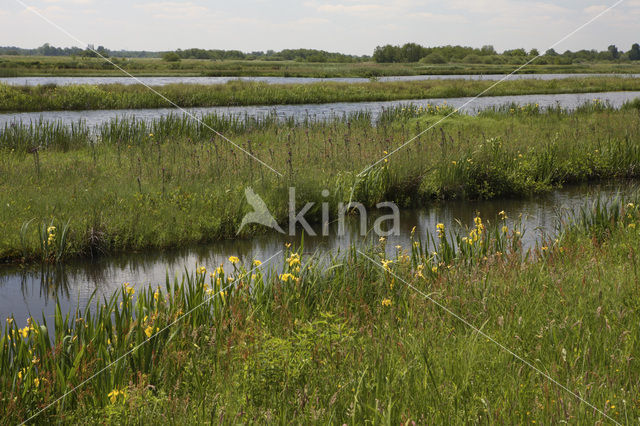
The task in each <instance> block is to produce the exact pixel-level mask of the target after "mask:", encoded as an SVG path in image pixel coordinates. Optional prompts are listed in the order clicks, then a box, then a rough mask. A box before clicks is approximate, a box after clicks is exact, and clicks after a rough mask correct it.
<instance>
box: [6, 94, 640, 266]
mask: <svg viewBox="0 0 640 426" xmlns="http://www.w3.org/2000/svg"><path fill="white" fill-rule="evenodd" d="M639 109H640V103H639V102H638V101H636V102H634V103H630V104H628V105H626V106H625V107H624V108H623V109H622V110H614V109H612V108H610V107H608V106H606V105H603V104H602V103H599V102H594V103H589V104H586V105H585V106H583V107H581V108H578V110H576V111H575V112H567V111H564V110H561V109H551V110H548V111H545V112H543V111H541V110H540V109H539V108H538V107H537V106H536V105H529V106H526V107H515V106H514V107H508V106H507V107H504V108H502V109H498V110H489V111H485V112H483V113H482V114H480V116H478V117H469V116H462V115H454V116H452V117H450V118H449V119H448V120H446V121H445V122H443V123H441V124H439V125H438V126H437V127H435V128H434V129H432V130H430V131H428V132H427V133H425V134H423V135H422V136H420V137H419V138H418V139H417V140H416V141H414V142H413V143H412V144H410V145H409V146H408V147H407V148H406V149H404V150H402V151H400V152H398V153H397V154H395V155H394V156H392V157H391V158H390V159H389V162H388V163H380V164H378V165H377V166H376V167H374V168H372V169H370V170H369V171H368V172H367V173H365V174H363V175H361V176H358V174H359V173H360V172H361V171H362V170H363V169H364V168H365V167H366V166H368V165H370V164H372V163H374V162H375V161H377V160H379V159H380V158H381V157H382V156H383V153H384V152H385V151H387V152H390V151H391V150H392V149H393V148H394V147H397V146H400V145H401V144H402V143H403V142H404V141H406V140H408V139H409V138H411V137H412V136H414V135H416V134H418V133H420V132H421V131H422V130H425V129H427V128H428V126H430V125H432V124H433V123H435V122H436V121H437V120H440V119H441V118H442V117H443V116H444V115H446V114H448V113H449V112H451V109H450V108H441V107H428V108H426V109H425V108H416V107H402V108H396V109H390V110H387V111H386V112H385V113H383V114H382V115H381V116H380V118H379V119H378V120H377V123H375V125H373V124H372V123H371V116H370V115H369V114H367V113H358V114H353V115H351V116H347V117H343V118H341V119H336V120H334V121H333V122H314V121H311V120H309V121H306V122H303V123H299V124H297V123H295V122H293V121H287V122H284V123H283V122H279V121H278V120H277V117H273V116H271V117H267V118H266V119H264V120H247V121H244V120H242V119H239V118H232V119H227V118H224V117H217V116H209V117H205V118H204V122H205V123H207V124H208V125H210V126H211V127H213V128H215V129H217V130H218V131H220V132H223V133H224V134H225V135H227V136H228V137H230V138H231V139H232V140H234V141H236V142H237V143H238V144H239V145H240V146H242V148H243V149H245V150H246V151H247V152H250V153H251V154H253V155H255V156H257V157H258V158H260V159H262V160H263V161H265V162H266V163H268V164H270V165H271V166H273V167H275V168H276V169H277V170H278V171H280V172H281V173H282V174H283V177H282V178H280V177H278V176H276V175H275V174H274V173H272V172H271V171H270V170H268V169H267V168H266V167H263V166H261V165H260V164H259V163H258V162H256V161H255V160H253V159H251V158H250V157H249V156H248V155H246V154H244V153H242V152H240V151H239V150H238V149H237V148H235V147H232V146H231V145H230V144H229V143H228V142H226V141H224V140H222V139H220V138H219V137H216V136H215V135H213V134H212V133H211V131H210V130H208V129H207V128H206V127H205V126H204V125H202V124H200V123H196V122H193V121H190V120H188V119H184V118H179V117H176V116H172V117H168V118H165V119H161V120H156V121H153V122H151V123H145V122H143V121H134V120H118V121H113V122H111V123H107V124H105V125H103V126H101V127H99V128H98V129H96V132H95V133H91V132H90V131H89V130H88V129H87V128H86V126H83V125H81V124H78V125H76V126H74V127H73V128H68V127H65V126H60V125H49V124H38V123H35V124H32V125H26V126H25V125H15V126H13V125H12V126H7V127H5V129H4V130H3V131H2V132H1V133H0V151H1V154H2V155H0V206H1V207H0V259H2V260H4V261H16V262H30V261H42V260H44V261H52V262H54V261H56V260H57V259H64V258H68V257H73V256H85V257H89V256H96V255H99V254H102V253H114V252H118V251H125V250H144V249H149V248H163V247H177V246H183V245H186V244H193V243H204V242H208V241H212V240H216V239H220V238H228V237H235V236H236V231H237V229H238V226H239V223H240V220H241V218H242V217H243V216H244V213H245V212H247V211H250V207H249V206H247V205H246V201H245V196H244V190H245V188H246V187H247V186H252V187H253V188H254V190H255V192H256V193H258V194H260V196H261V197H262V198H263V199H264V200H265V202H266V203H267V205H268V206H269V207H270V208H271V209H272V212H273V213H274V215H275V216H276V219H278V220H279V221H280V223H283V222H284V219H285V218H287V217H288V216H287V215H288V210H287V203H288V188H289V186H295V187H296V191H297V200H298V202H299V203H301V205H304V204H306V202H307V201H316V205H315V207H314V209H312V210H311V211H310V212H309V213H308V214H307V215H306V217H307V218H309V219H310V220H313V219H316V220H317V219H319V217H320V203H322V202H323V201H329V202H330V204H331V211H332V212H336V211H337V204H338V203H339V202H346V201H348V200H349V199H351V195H352V188H353V189H354V192H353V199H354V200H358V201H360V202H362V203H363V204H365V205H366V206H374V205H375V204H376V203H378V202H380V201H395V202H397V203H399V205H401V206H409V205H417V204H424V203H428V202H429V201H430V200H433V199H450V198H459V199H478V198H497V197H518V196H526V195H530V194H535V193H540V192H544V191H548V190H550V189H552V188H553V187H555V186H557V185H561V184H563V183H568V182H583V181H588V180H594V179H609V178H623V177H628V178H631V177H638V175H639V171H640V144H639V143H638V142H639V141H640V114H639V113H638V110H639ZM324 188H327V189H329V190H330V192H331V195H330V196H329V197H328V198H327V199H325V198H323V197H322V196H321V190H322V189H324ZM66 224H68V227H67V229H66V231H65V233H64V241H63V238H62V236H63V235H62V232H61V230H62V229H63V228H64V226H65V225H66ZM52 225H53V226H55V227H56V228H57V229H58V231H57V232H55V233H54V236H53V237H52V238H51V241H49V237H48V235H46V234H45V233H44V231H43V230H46V228H47V227H49V226H52ZM263 231H264V228H263V227H247V228H245V229H244V231H243V235H245V236H249V235H252V234H254V233H256V232H263ZM45 237H46V240H47V244H44V243H43V241H44V240H45Z"/></svg>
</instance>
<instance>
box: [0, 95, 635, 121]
mask: <svg viewBox="0 0 640 426" xmlns="http://www.w3.org/2000/svg"><path fill="white" fill-rule="evenodd" d="M636 98H640V92H603V93H571V94H562V93H561V94H553V95H518V96H485V97H481V98H478V99H475V100H473V101H472V102H469V101H471V100H472V99H473V98H470V97H467V98H447V99H444V98H434V99H413V100H400V101H382V102H338V103H328V104H302V105H270V106H269V105H252V106H240V107H206V108H205V107H203V108H185V110H186V111H189V113H191V114H193V115H195V116H200V115H203V114H213V113H215V114H217V115H224V116H236V117H241V118H245V117H248V118H261V117H265V116H267V115H270V114H275V115H276V116H278V117H279V118H281V119H285V118H294V119H296V120H305V119H308V120H312V121H313V120H327V119H330V118H332V117H336V116H337V117H342V116H343V115H345V114H349V113H353V112H357V111H369V112H370V113H371V116H372V119H373V120H375V119H377V118H378V116H379V115H380V114H381V113H382V112H383V111H384V110H385V109H389V108H392V107H395V106H398V105H407V104H413V105H416V106H426V105H428V104H429V105H442V104H445V103H446V104H448V105H451V106H453V107H455V108H458V107H462V108H461V112H463V113H466V114H476V113H477V112H478V111H480V110H483V109H487V108H494V107H500V106H502V105H508V104H512V103H513V104H517V105H528V104H538V105H539V106H540V107H541V108H543V109H544V108H548V107H555V106H560V107H562V108H566V109H569V110H571V109H574V108H576V107H578V106H580V105H583V104H585V103H587V102H591V101H593V100H594V99H599V100H601V101H602V102H607V103H609V104H611V106H612V107H614V108H619V107H620V106H622V104H624V103H625V102H627V101H631V100H633V99H636ZM463 105H464V107H463ZM169 114H182V113H181V112H180V111H179V110H177V109H175V108H156V109H121V110H96V111H42V112H21V113H11V114H0V129H1V128H2V127H4V126H5V125H7V124H10V123H13V122H18V121H21V122H23V123H27V124H28V123H30V122H38V121H40V120H44V121H59V122H62V123H65V124H70V123H77V122H78V121H81V120H82V121H84V122H85V123H86V124H87V125H88V126H89V127H94V126H96V125H99V124H103V123H106V122H109V121H111V120H114V119H116V118H124V117H129V118H131V117H136V118H137V119H140V120H146V121H149V120H153V119H158V118H162V117H166V116H168V115H169Z"/></svg>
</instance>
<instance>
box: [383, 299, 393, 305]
mask: <svg viewBox="0 0 640 426" xmlns="http://www.w3.org/2000/svg"><path fill="white" fill-rule="evenodd" d="M382 306H391V299H382Z"/></svg>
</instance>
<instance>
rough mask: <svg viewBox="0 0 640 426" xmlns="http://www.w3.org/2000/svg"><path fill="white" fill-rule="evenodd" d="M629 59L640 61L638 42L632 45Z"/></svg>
mask: <svg viewBox="0 0 640 426" xmlns="http://www.w3.org/2000/svg"><path fill="white" fill-rule="evenodd" d="M629 59H630V60H632V61H640V45H639V44H638V43H634V44H633V46H631V50H630V51H629Z"/></svg>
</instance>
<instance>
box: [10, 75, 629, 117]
mask: <svg viewBox="0 0 640 426" xmlns="http://www.w3.org/2000/svg"><path fill="white" fill-rule="evenodd" d="M492 86H495V87H492ZM488 89H490V90H488ZM154 90H155V91H156V92H158V93H160V94H161V95H162V96H164V98H166V99H169V100H171V102H169V101H168V100H165V99H164V98H163V97H161V96H158V94H157V93H154V92H152V91H150V90H149V89H148V88H147V87H145V86H143V85H122V84H106V85H98V86H94V85H72V86H71V85H69V86H56V85H41V86H11V85H8V84H2V83H0V111H4V112H11V111H49V110H96V109H135V108H167V107H172V106H173V104H175V105H178V106H180V107H208V106H237V105H278V104H319V103H330V102H364V101H391V100H404V99H428V98H458V97H465V96H469V97H471V96H476V95H478V94H479V93H481V92H484V91H485V90H486V93H483V96H504V95H529V94H554V93H590V92H594V93H595V92H612V91H637V90H640V78H627V77H586V78H585V77H582V78H575V79H573V78H572V79H560V80H507V81H504V82H502V83H500V84H499V85H496V82H495V81H486V80H485V81H472V80H426V81H396V82H377V81H370V82H367V83H338V82H321V83H313V84H268V83H263V82H259V83H258V82H246V81H231V82H228V83H226V84H213V85H197V84H171V85H166V86H157V87H154ZM172 103H173V104H172Z"/></svg>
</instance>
